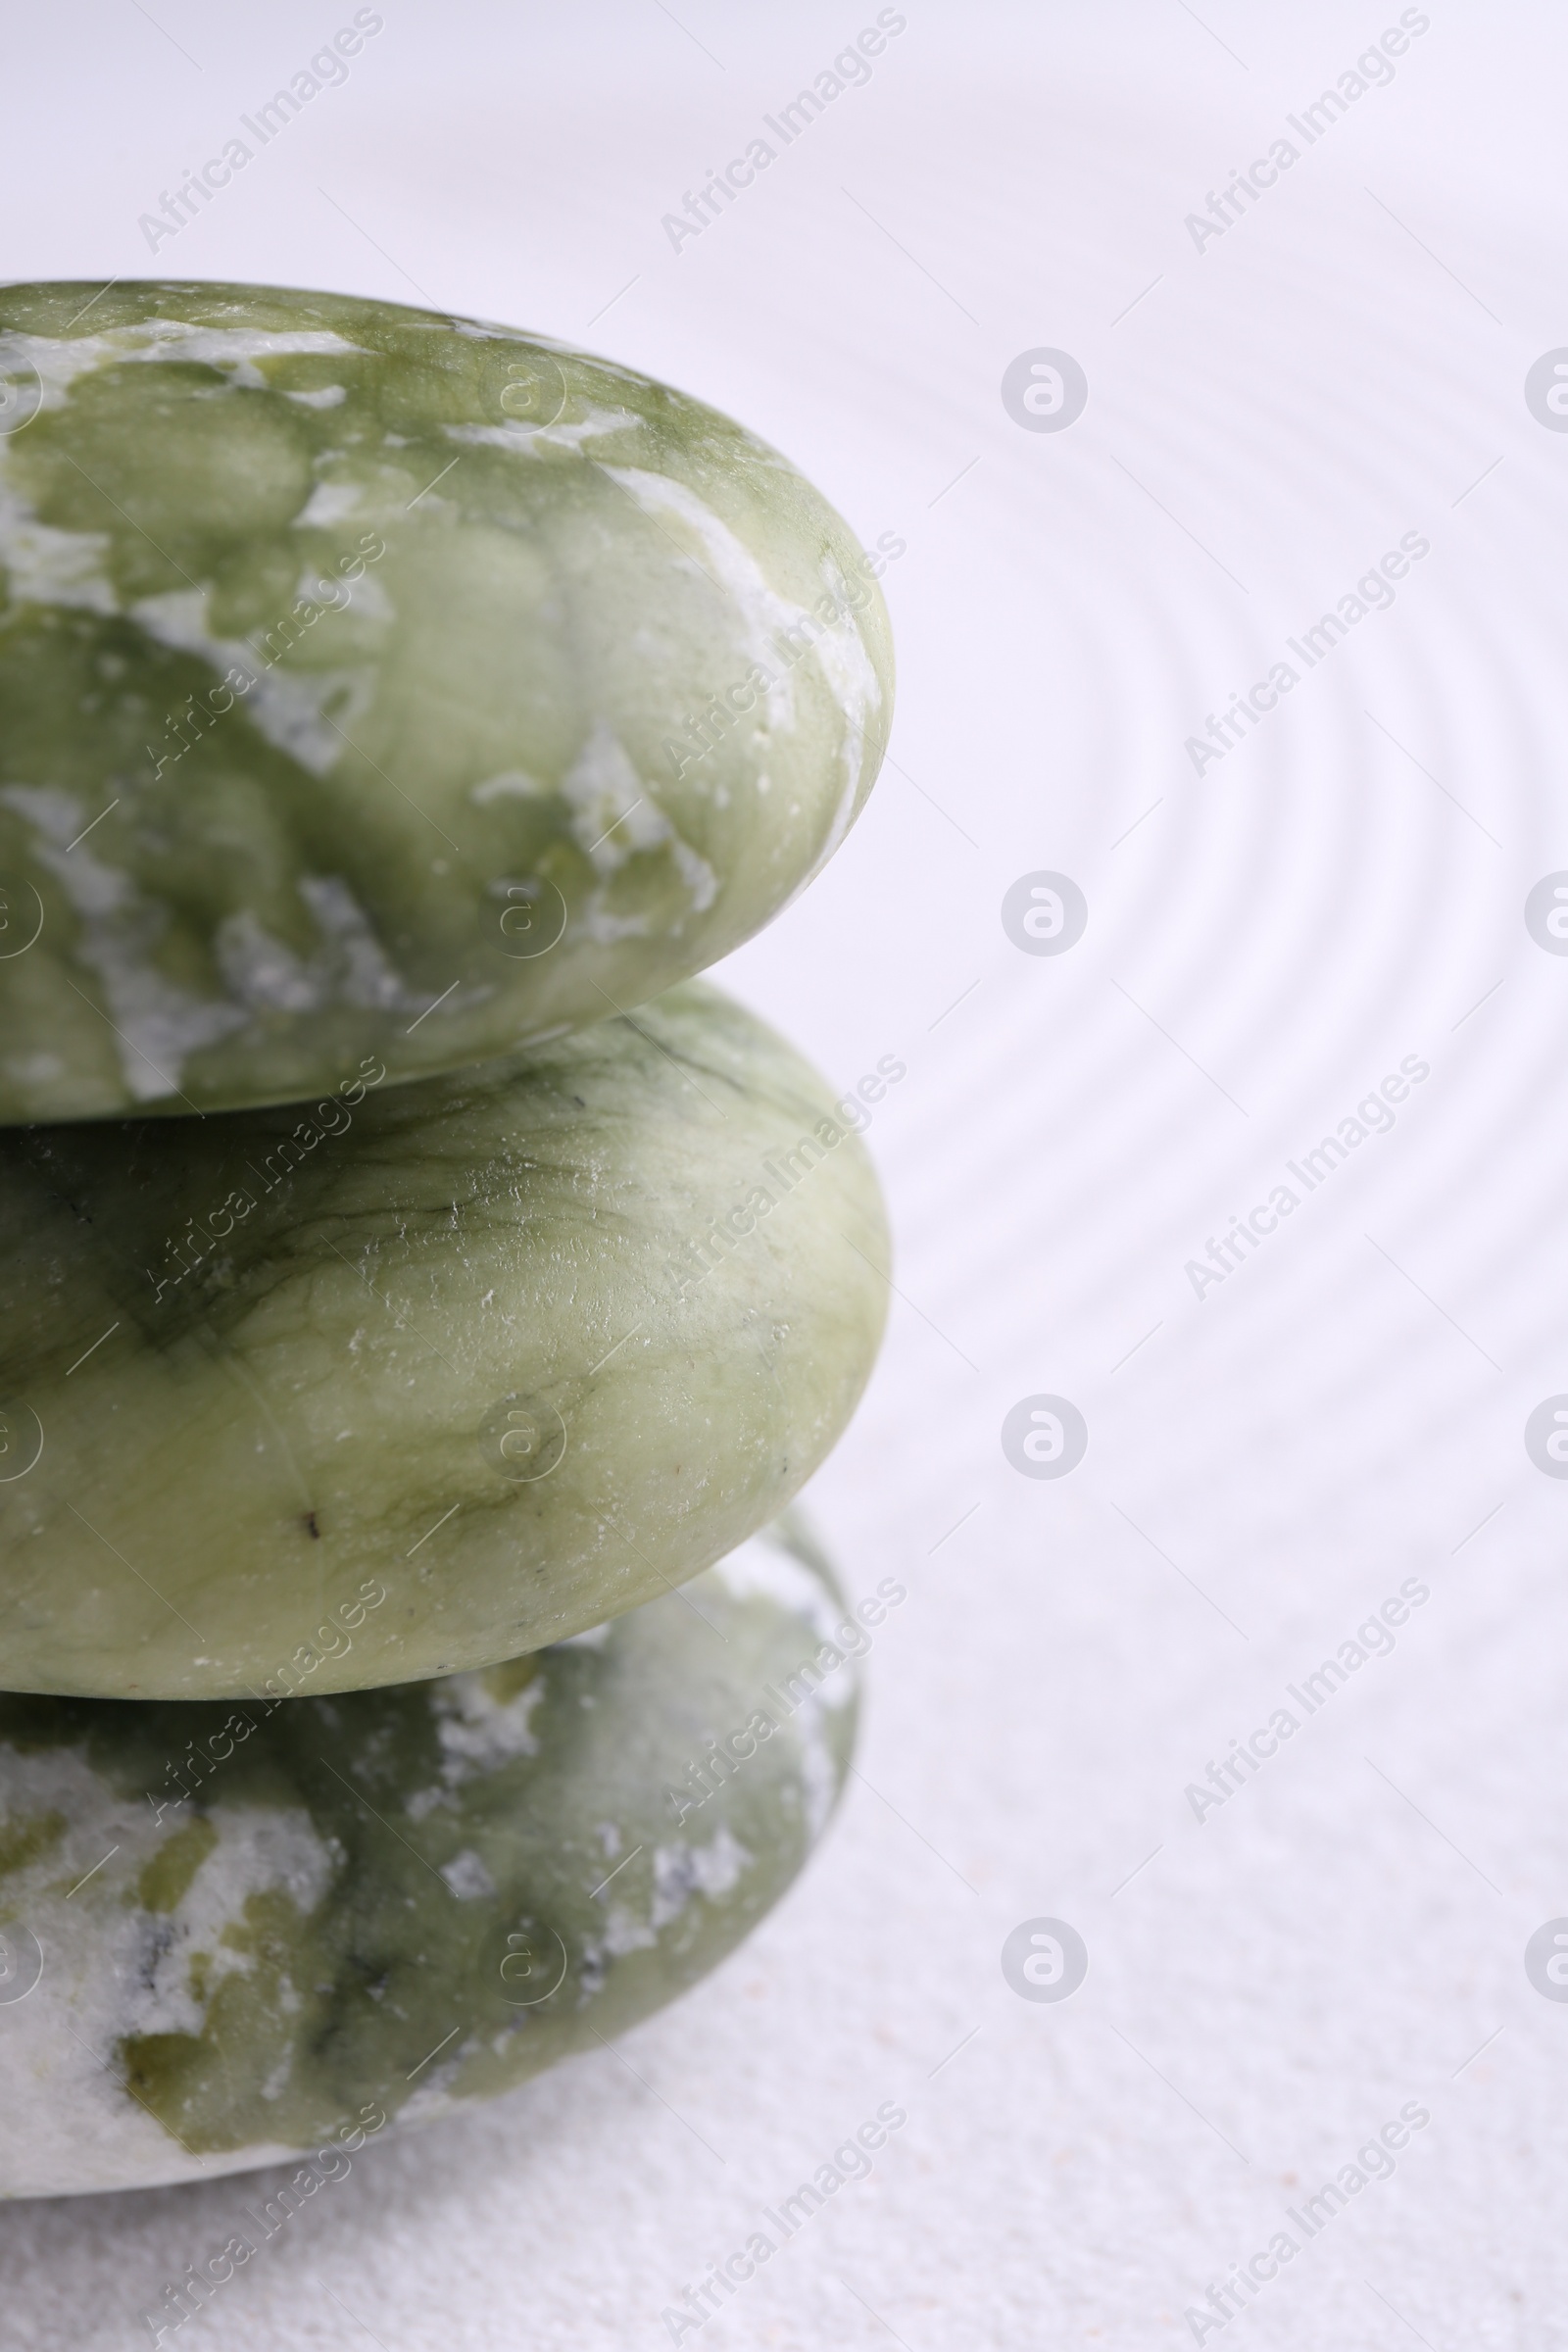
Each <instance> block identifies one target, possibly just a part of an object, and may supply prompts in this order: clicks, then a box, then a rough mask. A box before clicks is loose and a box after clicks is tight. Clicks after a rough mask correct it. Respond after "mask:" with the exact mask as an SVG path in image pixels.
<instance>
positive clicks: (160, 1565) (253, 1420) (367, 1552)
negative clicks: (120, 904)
mask: <svg viewBox="0 0 1568 2352" xmlns="http://www.w3.org/2000/svg"><path fill="white" fill-rule="evenodd" d="M374 1077H375V1067H374V1065H372V1067H371V1069H370V1072H369V1080H373V1079H374ZM852 1117H853V1118H854V1119H855V1120H856V1121H858V1120H859V1119H861V1118H863V1113H860V1112H858V1110H856V1109H853V1106H852V1105H851V1104H850V1103H841V1104H840V1105H838V1106H837V1111H835V1105H834V1103H833V1102H832V1100H831V1098H830V1097H829V1095H828V1093H827V1090H826V1088H825V1087H824V1085H823V1083H822V1081H821V1080H820V1078H819V1077H818V1076H817V1075H816V1073H815V1072H814V1071H812V1070H811V1069H810V1068H809V1066H808V1065H807V1064H806V1063H805V1062H803V1061H802V1060H801V1059H800V1057H799V1056H798V1055H797V1054H794V1053H793V1052H792V1051H791V1050H790V1048H789V1047H787V1046H786V1045H785V1044H784V1043H783V1041H782V1040H781V1039H780V1038H778V1037H777V1036H776V1035H775V1034H774V1033H773V1032H772V1031H771V1030H769V1029H767V1028H765V1027H764V1026H763V1024H762V1023H761V1022H760V1021H758V1020H757V1019H755V1018H754V1017H753V1016H752V1015H751V1014H750V1013H747V1012H745V1011H743V1010H742V1009H741V1007H740V1006H738V1005H734V1004H732V1003H730V1002H729V1001H728V1000H727V999H725V998H724V997H722V996H720V995H719V994H718V992H717V991H716V990H713V989H711V988H710V987H709V986H707V984H705V983H701V982H698V983H689V984H687V985H686V986H685V987H683V988H680V989H676V990H674V991H671V992H670V993H669V994H668V995H667V996H665V997H663V998H661V999H660V1000H659V1001H658V1002H657V1003H656V1004H654V1005H647V1006H644V1007H643V1008H642V1009H641V1010H640V1011H639V1012H638V1013H637V1014H636V1015H635V1016H634V1017H632V1018H628V1019H619V1018H617V1019H614V1020H611V1021H606V1022H602V1023H600V1024H598V1025H597V1026H596V1027H594V1028H591V1029H585V1030H580V1031H578V1032H576V1033H575V1034H574V1035H573V1036H571V1037H569V1038H565V1039H562V1040H560V1041H558V1042H557V1043H556V1044H554V1045H549V1046H544V1047H540V1048H537V1049H535V1050H534V1051H533V1052H532V1053H531V1054H523V1055H520V1056H515V1057H514V1058H513V1059H512V1060H510V1061H506V1062H496V1063H487V1064H483V1065H481V1066H480V1067H478V1068H477V1069H474V1070H471V1071H468V1072H466V1073H465V1074H462V1075H455V1076H449V1077H444V1078H435V1079H427V1080H423V1081H420V1082H419V1083H417V1084H412V1085H407V1086H401V1087H394V1086H391V1085H387V1084H384V1083H383V1084H379V1085H371V1084H369V1082H368V1080H365V1079H362V1080H359V1081H356V1082H355V1085H354V1086H352V1087H351V1088H350V1089H349V1090H348V1092H347V1094H344V1093H339V1094H336V1095H333V1096H330V1097H325V1098H322V1099H321V1100H319V1101H318V1102H317V1103H312V1104H309V1105H304V1106H301V1105H294V1106H292V1107H291V1108H289V1109H287V1110H253V1111H242V1112H229V1113H225V1114H221V1115H214V1116H210V1117H208V1118H206V1119H202V1120H195V1119H178V1120H168V1119H150V1120H142V1121H138V1122H135V1123H133V1124H127V1125H121V1124H119V1123H101V1122H85V1123H81V1124H75V1125H68V1126H60V1127H37V1128H27V1129H24V1128H17V1129H12V1130H11V1131H9V1132H8V1133H6V1134H4V1135H0V1688H6V1689H10V1690H14V1691H81V1692H90V1693H94V1694H98V1695H102V1696H105V1697H136V1698H152V1697H165V1698H190V1699H194V1698H203V1697H218V1696H225V1695H230V1694H240V1693H243V1692H245V1691H285V1692H292V1691H300V1690H309V1691H312V1692H313V1693H314V1692H319V1691H331V1690H346V1689H359V1688H362V1687H364V1686H366V1685H368V1684H377V1683H394V1682H404V1681H408V1680H410V1679H412V1678H414V1677H417V1676H420V1675H431V1674H442V1673H448V1672H452V1671H456V1670H457V1669H460V1668H464V1667H472V1666H480V1665H487V1664H490V1663H492V1662H494V1661H495V1660H497V1659H502V1658H511V1657H515V1656H516V1655H518V1654H519V1653H521V1652H523V1651H525V1650H529V1649H533V1648H537V1647H538V1646H540V1645H541V1644H543V1643H545V1642H553V1641H558V1640H560V1639H561V1638H563V1637H564V1635H567V1634H570V1633H574V1632H576V1631H577V1630H579V1629H580V1628H581V1627H584V1626H589V1625H596V1624H598V1623H599V1622H600V1621H601V1620H603V1619H604V1618H606V1617H609V1616H612V1615H613V1614H615V1613H616V1612H617V1611H619V1610H621V1609H626V1608H630V1607H633V1606H635V1605H636V1604H637V1603H639V1602H641V1601H645V1600H647V1599H649V1598H650V1597H651V1596H652V1595H653V1594H655V1593H660V1592H662V1591H664V1590H666V1589H667V1587H668V1586H669V1585H670V1584H671V1583H673V1582H677V1581H678V1580H679V1579H680V1578H681V1577H683V1576H687V1575H690V1574H692V1573H694V1572H695V1571H697V1570H699V1569H701V1568H704V1567H706V1566H707V1565H708V1564H709V1563H710V1562H711V1561H712V1560H714V1559H716V1558H718V1557H719V1556H720V1555H721V1554H722V1553H724V1552H726V1551H728V1550H729V1549H730V1548H731V1546H732V1545H734V1544H738V1543H739V1542H740V1541H741V1540H742V1539H743V1538H744V1537H746V1536H747V1535H749V1534H751V1533H752V1532H753V1530H754V1529H756V1528H757V1527H759V1526H760V1525H761V1524H762V1523H763V1522H764V1521H765V1520H767V1519H770V1518H771V1517H773V1516H774V1514H775V1513H776V1512H777V1511H778V1510H779V1509H780V1508H782V1506H783V1505H784V1504H785V1503H786V1502H787V1501H788V1500H789V1498H790V1496H791V1495H793V1494H794V1493H795V1492H796V1490H797V1489H798V1488H799V1486H800V1485H801V1484H802V1482H803V1481H804V1480H805V1479H806V1478H807V1477H808V1475H809V1473H810V1471H811V1470H812V1469H814V1468H815V1466H816V1464H817V1463H818V1462H819V1461H820V1460H821V1459H822V1457H823V1455H824V1454H825V1453H826V1451H827V1449H828V1448H829V1446H831V1445H832V1444H833V1443H834V1441H835V1440H836V1439H837V1437H838V1436H839V1434H840V1432H841V1431H842V1430H843V1428H844V1426H845V1424H846V1422H847V1421H848V1419H849V1417H850V1414H851V1412H852V1411H853V1409H854V1406H855V1403H856V1401H857V1399H858V1396H859V1394H860V1391H861V1389H862V1387H863V1385H864V1383H865V1380H866V1377H867V1375H868V1373H869V1371H870V1367H871V1363H872V1360H873V1357H874V1355H875V1352H876V1348H877V1344H878V1341H879V1339H880V1336H881V1330H882V1324H883V1319H884V1313H885V1307H886V1298H887V1283H886V1273H885V1269H886V1267H887V1264H888V1254H887V1252H888V1241H887V1234H886V1228H885V1225H884V1222H883V1215H882V1206H881V1200H880V1195H879V1193H878V1190H877V1184H876V1179H875V1176H874V1174H873V1172H872V1168H871V1164H870V1160H869V1158H868V1156H867V1154H866V1152H865V1149H864V1147H863V1145H862V1144H861V1143H860V1141H859V1140H858V1136H856V1135H855V1134H853V1133H851V1132H850V1131H849V1127H848V1125H847V1124H846V1123H845V1122H846V1121H849V1120H850V1119H851V1118H852Z"/></svg>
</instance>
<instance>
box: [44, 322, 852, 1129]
mask: <svg viewBox="0 0 1568 2352" xmlns="http://www.w3.org/2000/svg"><path fill="white" fill-rule="evenodd" d="M882 564H883V559H882V558H880V557H877V556H868V555H865V554H862V552H861V550H860V549H859V548H858V545H857V543H856V541H855V539H854V538H853V536H852V535H851V533H850V531H849V530H848V528H847V526H846V525H845V523H844V522H843V521H842V520H841V518H840V517H839V516H838V515H836V514H835V513H834V512H833V510H832V509H831V508H830V507H829V506H828V505H827V504H826V502H825V501H824V500H823V499H822V498H820V497H819V496H818V495H817V493H816V492H815V491H814V490H813V489H812V488H811V486H810V484H809V482H807V481H805V480H804V479H803V478H802V476H801V475H800V474H799V473H797V472H796V471H795V470H794V468H793V467H792V466H789V465H788V464H787V462H786V461H785V460H784V459H783V458H781V457H780V456H779V455H778V453H777V452H776V451H775V450H772V449H769V448H768V447H767V446H766V445H765V444H764V443H762V442H760V441H759V440H757V439H755V438H754V437H753V435H751V434H750V433H748V432H746V431H745V430H744V429H743V428H742V427H741V426H740V425H737V424H734V423H732V422H731V421H730V420H729V419H728V418H727V417H721V416H719V415H718V414H717V413H716V412H715V411H713V410H711V409H709V408H705V407H704V406H702V404H701V403H699V402H697V401H695V400H691V399H688V398H687V397H686V396H685V395H684V394H682V393H679V392H674V391H671V390H670V389H669V388H668V387H667V386H665V385H662V384H658V383H654V382H652V381H650V379H649V378H648V377H646V376H641V375H638V374H636V373H634V372H633V371H632V370H630V369H628V368H618V367H614V366H613V365H612V364H610V363H609V362H607V361H604V360H594V359H589V358H587V357H585V356H584V355H582V354H580V353H577V352H573V351H570V350H567V349H565V348H564V347H563V346H561V345H557V344H551V343H546V342H541V341H540V340H539V339H538V338H537V337H533V336H527V335H523V334H520V333H518V332H516V331H515V330H514V329H512V328H510V327H501V326H490V325H484V324H479V323H476V322H475V321H473V320H470V319H448V318H444V317H441V316H439V315H438V314H436V313H433V312H428V311H415V310H407V309H404V308H403V307H402V306H400V305H397V304H393V303H382V302H368V301H362V300H358V299H355V298H351V297H348V296H344V295H324V294H308V293H296V292H292V291H289V290H286V289H279V288H274V287H256V286H230V285H196V284H192V285H181V284H156V283H145V284H121V285H116V286H113V287H111V288H110V289H109V290H108V291H107V292H101V293H100V292H95V290H94V288H93V287H91V286H89V285H69V284H68V285H33V286H13V287H9V288H3V289H0V588H3V593H0V1122H8V1121H19V1120H37V1119H50V1120H53V1119H68V1118H93V1117H102V1116H109V1115H113V1114H117V1113H122V1112H124V1111H126V1110H129V1109H131V1108H135V1109H137V1110H139V1111H143V1112H145V1111H148V1110H167V1111H175V1112H179V1111H188V1110H191V1109H201V1110H207V1109H212V1108H218V1107H226V1106H239V1105H243V1104H248V1103H270V1102H287V1101H291V1100H293V1099H295V1098H297V1097H301V1096H305V1095H312V1094H316V1093H318V1092H319V1091H321V1090H322V1089H325V1088H329V1087H330V1086H331V1085H333V1084H335V1083H336V1082H337V1081H338V1080H339V1079H340V1078H341V1077H342V1076H344V1075H345V1074H346V1073H351V1072H352V1071H354V1070H355V1069H357V1068H358V1066H359V1063H360V1061H361V1059H362V1057H363V1056H365V1055H367V1054H373V1055H375V1056H377V1057H379V1058H380V1059H381V1060H382V1061H384V1063H385V1064H386V1067H387V1069H388V1071H389V1073H390V1074H391V1075H392V1076H393V1077H397V1078H405V1077H408V1078H412V1077H417V1076H420V1075H424V1074H428V1073H431V1072H434V1071H439V1070H444V1069H450V1068H454V1067H457V1066H459V1065H461V1064H463V1063H465V1062H468V1061H472V1060H476V1059H479V1058H482V1057H484V1056H486V1055H490V1054H501V1053H505V1052H508V1051H510V1050H512V1049H513V1048H515V1046H517V1045H519V1044H522V1043H526V1042H529V1041H532V1040H537V1039H539V1038H542V1037H544V1036H547V1035H553V1034H555V1033H557V1032H559V1031H560V1030H562V1029H564V1028H569V1027H571V1026H573V1025H575V1024H577V1023H579V1022H586V1021H591V1020H596V1019H599V1018H602V1017H603V1016H604V1015H606V1014H607V1013H609V1012H610V1011H611V1010H612V1009H613V1008H614V1007H616V1006H625V1005H629V1004H635V1003H637V1002H639V1001H640V1000H642V999H644V998H647V997H650V996H652V995H654V994H655V993H656V992H658V991H659V990H661V989H663V988H666V987H668V986H669V985H670V984H671V983H672V982H674V981H676V980H678V979H680V978H682V977H683V976H685V975H687V974H689V973H692V972H696V971H699V970H701V969H702V968H703V967H704V966H705V965H706V964H709V963H711V962H712V961H713V960H714V959H715V958H716V957H718V956H722V955H725V954H726V953H727V952H728V951H729V950H730V949H731V948H733V947H735V946H737V945H738V944H739V943H740V942H741V941H742V940H744V939H746V938H748V937H749V936H750V935H751V933H752V932H754V931H755V930H757V929H758V928H759V927H760V925H761V924H763V923H764V922H766V921H767V920H768V918H769V917H770V916H771V915H773V914H775V913H776V912H777V911H778V909H779V907H782V906H783V905H784V903H785V901H786V900H788V899H789V898H790V897H791V896H792V895H793V894H794V893H795V892H796V891H797V890H799V889H800V888H801V886H802V885H803V884H804V883H805V882H806V881H808V880H809V878H810V876H811V875H812V874H813V873H814V872H815V871H816V869H817V868H818V867H819V866H820V865H821V864H822V863H823V861H824V860H825V859H826V858H828V857H829V856H830V855H831V854H832V852H833V851H834V849H836V848H837V846H838V844H839V843H840V841H842V839H843V838H844V835H845V833H846V831H847V830H848V828H849V826H850V824H851V822H852V821H853V819H854V817H855V815H856V814H857V812H858V809H859V807H860V805H861V803H862V801H863V800H864V798H865V795H866V793H867V792H868V790H869V788H870V785H871V781H872V779H873V777H874V775H875V773H876V769H877V765H878V762H879V760H880V759H881V755H882V750H883V747H884V744H885V742H886V738H887V732H888V726H889V722H890V719H891V702H892V677H893V664H892V651H891V641H890V637H889V631H888V621H887V614H886V611H885V608H884V606H883V603H882V598H881V594H880V592H879V590H878V589H877V587H876V585H875V582H874V576H873V575H874V573H876V572H877V571H879V570H880V569H881V568H882Z"/></svg>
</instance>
